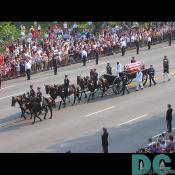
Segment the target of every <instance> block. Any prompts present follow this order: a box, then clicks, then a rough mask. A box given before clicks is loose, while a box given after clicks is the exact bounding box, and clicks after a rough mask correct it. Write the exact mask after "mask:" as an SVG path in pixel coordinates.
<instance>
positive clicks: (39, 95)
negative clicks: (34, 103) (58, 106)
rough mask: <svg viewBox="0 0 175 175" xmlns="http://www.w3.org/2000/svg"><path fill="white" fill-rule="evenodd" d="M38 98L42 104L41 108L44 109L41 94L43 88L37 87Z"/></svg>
mask: <svg viewBox="0 0 175 175" xmlns="http://www.w3.org/2000/svg"><path fill="white" fill-rule="evenodd" d="M36 98H37V100H38V102H39V104H40V107H41V108H42V105H41V103H42V92H41V88H40V87H37V92H36Z"/></svg>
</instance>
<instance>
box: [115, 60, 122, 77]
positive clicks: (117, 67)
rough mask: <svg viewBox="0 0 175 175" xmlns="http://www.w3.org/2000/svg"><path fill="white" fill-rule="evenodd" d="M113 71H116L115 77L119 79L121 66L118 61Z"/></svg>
mask: <svg viewBox="0 0 175 175" xmlns="http://www.w3.org/2000/svg"><path fill="white" fill-rule="evenodd" d="M115 70H116V75H117V76H118V77H119V73H120V72H121V71H122V66H121V64H120V62H119V61H117V64H116V66H115Z"/></svg>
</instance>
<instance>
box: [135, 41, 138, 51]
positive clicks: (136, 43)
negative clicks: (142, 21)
mask: <svg viewBox="0 0 175 175" xmlns="http://www.w3.org/2000/svg"><path fill="white" fill-rule="evenodd" d="M135 43H136V52H137V54H139V40H136V41H135Z"/></svg>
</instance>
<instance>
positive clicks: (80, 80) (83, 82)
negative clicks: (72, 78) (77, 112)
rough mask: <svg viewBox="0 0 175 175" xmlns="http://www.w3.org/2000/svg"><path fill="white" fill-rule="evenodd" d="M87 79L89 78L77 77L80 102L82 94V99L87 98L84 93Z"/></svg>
mask: <svg viewBox="0 0 175 175" xmlns="http://www.w3.org/2000/svg"><path fill="white" fill-rule="evenodd" d="M88 79H89V77H88V76H87V77H81V76H77V85H79V86H80V94H81V95H80V100H81V97H82V94H83V93H84V95H85V97H84V98H87V94H86V91H87V85H88Z"/></svg>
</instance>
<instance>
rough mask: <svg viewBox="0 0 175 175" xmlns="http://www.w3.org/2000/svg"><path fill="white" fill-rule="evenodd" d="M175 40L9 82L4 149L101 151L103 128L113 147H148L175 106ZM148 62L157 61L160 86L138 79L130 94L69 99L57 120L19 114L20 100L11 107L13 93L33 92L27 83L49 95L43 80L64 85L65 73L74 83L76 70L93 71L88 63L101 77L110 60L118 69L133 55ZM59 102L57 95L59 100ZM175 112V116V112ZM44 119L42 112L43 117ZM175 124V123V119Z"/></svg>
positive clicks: (0, 106)
mask: <svg viewBox="0 0 175 175" xmlns="http://www.w3.org/2000/svg"><path fill="white" fill-rule="evenodd" d="M174 50H175V43H174V41H173V43H172V46H168V43H162V44H157V45H155V46H152V48H151V50H147V48H146V47H145V48H141V49H140V53H139V54H138V55H137V54H136V50H131V51H127V52H126V55H125V56H123V57H122V56H121V54H115V55H112V56H108V57H104V58H100V60H99V65H95V60H92V61H90V62H88V63H87V66H86V67H83V66H82V64H76V65H70V66H67V67H63V68H59V69H58V75H56V76H55V75H53V71H52V70H51V71H48V72H42V73H38V74H35V75H32V77H31V80H30V81H27V80H26V77H22V78H18V79H14V80H9V81H5V82H3V83H2V89H1V90H0V143H1V144H0V152H30V153H31V152H44V153H45V152H58V153H63V152H67V151H68V150H71V151H72V152H73V153H74V152H80V153H91V152H93V153H100V152H101V151H102V150H101V134H102V131H101V129H102V127H106V128H108V132H109V152H111V153H114V152H135V151H136V149H137V148H138V147H141V146H144V145H145V144H146V143H147V139H148V138H149V137H152V136H155V135H157V134H159V133H162V132H163V131H165V130H166V122H165V114H166V110H167V104H172V108H174V96H175V88H174V87H175V86H174V85H175V81H174V80H175V76H174V75H175V59H174V57H175V51H174ZM164 55H167V57H168V58H169V61H170V76H171V81H168V82H165V83H163V82H162V81H163V73H162V69H163V68H162V60H163V57H164ZM132 56H134V57H135V59H136V60H142V61H144V63H145V65H146V68H148V67H149V65H150V64H153V65H154V67H155V69H156V81H157V85H156V86H152V87H148V85H149V83H148V82H147V84H146V86H145V88H144V90H141V91H138V92H136V91H135V83H132V85H131V86H130V88H131V89H130V91H131V93H130V94H126V95H124V96H121V95H114V94H113V93H112V91H109V92H108V94H107V95H106V96H105V97H103V98H101V97H100V92H98V93H97V94H96V95H95V99H94V100H93V101H90V102H87V100H85V99H83V101H82V102H81V103H80V104H78V102H77V103H76V104H75V105H74V106H71V104H69V103H68V102H67V106H66V108H62V109H61V110H58V109H57V108H56V109H54V112H53V119H51V120H50V119H49V114H48V116H47V118H48V119H47V120H44V121H42V122H36V123H35V125H32V124H31V123H32V121H33V120H30V119H29V117H28V118H27V120H24V119H21V118H20V109H19V108H18V105H17V104H16V106H15V107H12V106H11V98H12V96H15V95H20V94H22V93H23V92H27V91H29V85H30V84H33V86H34V88H35V89H36V88H37V87H38V86H40V87H41V90H42V92H43V94H44V95H45V96H47V95H46V94H45V89H44V85H45V84H61V83H63V80H64V75H65V74H67V75H68V76H69V79H70V83H76V77H77V75H82V76H86V75H89V71H90V68H96V69H97V72H98V73H99V76H100V75H102V74H104V73H105V66H106V63H107V62H110V63H111V65H112V66H113V73H114V72H115V64H116V62H117V60H119V61H120V62H121V64H122V66H123V65H124V64H127V63H130V60H131V57H132ZM57 101H59V99H57ZM173 117H174V115H173ZM42 118H43V116H42ZM173 127H175V122H174V119H173Z"/></svg>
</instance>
